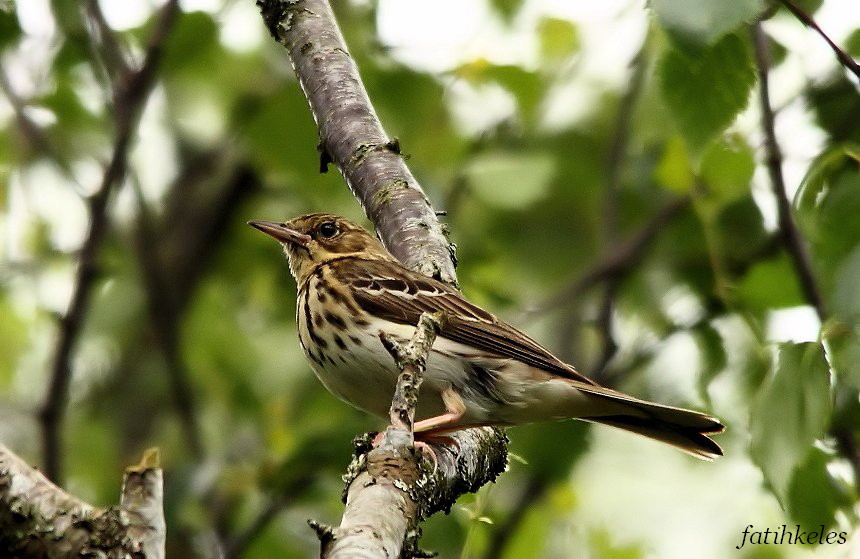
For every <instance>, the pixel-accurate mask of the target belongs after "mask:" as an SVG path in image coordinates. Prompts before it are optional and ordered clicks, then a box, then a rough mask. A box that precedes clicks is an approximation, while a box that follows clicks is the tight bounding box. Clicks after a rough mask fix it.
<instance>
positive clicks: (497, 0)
mask: <svg viewBox="0 0 860 559" xmlns="http://www.w3.org/2000/svg"><path fill="white" fill-rule="evenodd" d="M490 5H491V6H493V8H494V9H495V10H496V12H498V13H499V15H500V16H502V19H503V20H505V21H507V22H510V21H511V20H512V19H514V16H515V15H517V14H518V13H519V11H520V8H521V7H522V5H523V0H490Z"/></svg>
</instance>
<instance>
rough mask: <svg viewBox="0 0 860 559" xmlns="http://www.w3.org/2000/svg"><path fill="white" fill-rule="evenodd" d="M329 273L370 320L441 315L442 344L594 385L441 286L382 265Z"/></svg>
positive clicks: (340, 267) (346, 262)
mask: <svg viewBox="0 0 860 559" xmlns="http://www.w3.org/2000/svg"><path fill="white" fill-rule="evenodd" d="M332 271H333V273H335V275H336V276H337V277H338V279H340V280H341V281H343V282H344V283H346V284H348V285H349V286H350V288H351V289H350V292H351V293H352V294H353V297H354V298H355V302H356V303H357V304H358V305H359V306H360V307H361V308H362V309H363V310H365V311H366V312H368V313H370V314H372V315H374V316H377V317H379V318H382V319H384V320H390V321H392V322H397V323H400V324H409V325H415V324H417V323H418V319H419V318H420V316H421V314H422V313H424V312H437V311H444V312H446V313H447V316H446V322H445V325H444V326H443V328H442V331H441V333H440V335H441V336H443V337H445V338H448V339H450V340H453V341H456V342H459V343H461V344H464V345H468V346H471V347H474V348H475V349H476V350H479V351H485V352H488V353H491V354H494V355H497V356H499V357H503V358H510V359H516V360H518V361H521V362H523V363H526V364H527V365H531V366H533V367H536V368H538V369H541V370H544V371H547V372H550V373H554V374H557V375H559V376H562V377H564V378H567V379H570V380H575V381H579V382H582V383H584V384H587V385H596V384H597V383H595V382H594V381H593V380H591V379H590V378H588V377H585V376H583V375H581V374H580V373H578V372H577V371H576V370H575V369H574V368H573V367H571V366H570V365H568V364H567V363H565V362H563V361H561V360H560V359H558V358H557V357H556V356H554V355H553V354H552V353H550V352H549V351H548V350H547V349H545V348H544V347H542V346H541V345H540V344H538V343H537V342H536V341H534V340H532V339H531V338H529V337H528V336H526V335H525V334H523V333H522V332H520V331H519V330H517V329H516V328H514V327H513V326H511V325H509V324H507V323H505V322H503V321H501V320H499V319H497V318H496V317H495V316H493V315H492V314H490V313H488V312H487V311H485V310H484V309H482V308H480V307H478V306H476V305H474V304H472V303H470V302H469V301H467V300H466V299H464V298H463V297H462V296H461V295H460V294H459V293H458V292H457V291H455V290H454V289H452V288H450V287H448V286H447V285H445V284H444V283H442V282H440V281H437V280H434V279H432V278H428V277H426V276H423V275H421V274H418V273H416V272H412V271H410V270H408V269H406V268H403V267H402V266H400V265H399V264H397V263H394V262H385V261H381V260H361V261H359V260H358V259H352V258H350V259H343V260H340V261H338V262H337V265H336V266H335V267H333V270H332Z"/></svg>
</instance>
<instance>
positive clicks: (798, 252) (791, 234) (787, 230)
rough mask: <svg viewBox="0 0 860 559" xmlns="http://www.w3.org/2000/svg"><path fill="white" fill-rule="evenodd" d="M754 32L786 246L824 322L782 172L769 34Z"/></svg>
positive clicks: (769, 160)
mask: <svg viewBox="0 0 860 559" xmlns="http://www.w3.org/2000/svg"><path fill="white" fill-rule="evenodd" d="M752 35H753V43H754V45H755V59H756V69H757V72H758V80H759V103H760V104H761V126H762V131H763V133H764V138H765V164H766V166H767V170H768V174H769V175H770V182H771V187H772V188H773V193H774V196H775V197H776V205H777V215H778V218H779V230H780V237H781V239H782V242H783V245H784V246H785V249H786V250H787V251H788V254H789V255H790V256H791V262H792V265H793V266H794V270H795V273H797V276H798V278H799V279H800V285H801V288H802V289H803V294H804V296H805V297H806V300H807V301H808V302H809V304H810V305H812V306H813V307H814V308H815V311H816V313H818V318H819V319H820V320H821V321H822V322H824V320H825V319H826V316H827V313H826V310H825V307H824V298H823V297H822V296H821V291H820V290H819V289H818V285H817V283H816V280H815V273H814V272H813V269H812V261H811V259H810V257H809V252H808V250H807V247H806V244H805V242H804V239H803V237H802V236H801V234H800V230H799V229H798V228H797V224H796V223H795V221H794V218H793V217H792V215H791V202H790V201H789V199H788V194H787V192H786V188H785V179H784V178H783V175H782V153H781V151H780V149H779V143H778V142H777V140H776V132H775V126H774V113H773V108H772V107H771V104H770V90H769V86H768V67H769V66H770V60H769V54H768V51H767V36H766V35H765V33H764V30H763V29H762V27H761V23H756V24H754V25H753V27H752Z"/></svg>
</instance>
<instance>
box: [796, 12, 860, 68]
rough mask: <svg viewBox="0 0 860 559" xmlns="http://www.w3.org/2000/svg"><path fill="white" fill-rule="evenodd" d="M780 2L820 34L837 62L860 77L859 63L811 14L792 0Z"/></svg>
mask: <svg viewBox="0 0 860 559" xmlns="http://www.w3.org/2000/svg"><path fill="white" fill-rule="evenodd" d="M780 2H782V5H783V6H785V7H786V9H788V11H789V12H791V13H792V14H794V17H796V18H797V19H799V20H800V22H801V23H803V25H805V26H807V27H810V28H812V29H813V30H815V32H816V33H818V34H819V35H821V38H822V39H824V41H825V42H826V43H827V44H828V45H829V46H830V48H831V49H832V50H833V53H834V54H835V55H836V58H837V60H839V63H840V64H842V65H843V66H844V67H845V68H847V69H848V70H850V71H851V72H852V73H853V74H854V75H855V76H857V78H858V79H860V65H858V64H857V62H856V61H855V60H854V59H853V58H851V56H850V55H849V54H848V53H847V52H845V51H844V50H842V49H841V48H839V45H837V44H836V43H834V42H833V40H832V39H831V38H830V37H829V36H828V35H827V33H825V32H824V30H823V29H821V27H819V26H818V24H817V23H815V20H814V19H812V16H810V15H809V14H807V13H806V12H804V11H803V8H801V7H800V6H798V5H797V4H795V3H794V1H793V0H780Z"/></svg>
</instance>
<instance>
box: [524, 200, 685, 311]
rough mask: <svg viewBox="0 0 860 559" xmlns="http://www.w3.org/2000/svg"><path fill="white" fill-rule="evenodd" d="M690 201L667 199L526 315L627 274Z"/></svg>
mask: <svg viewBox="0 0 860 559" xmlns="http://www.w3.org/2000/svg"><path fill="white" fill-rule="evenodd" d="M690 202H691V199H690V198H689V197H688V196H687V197H683V198H675V199H673V200H671V201H669V202H667V203H666V204H665V205H664V206H663V207H662V208H660V209H659V210H658V211H657V213H656V214H654V216H653V217H651V219H650V220H649V221H648V222H647V223H645V225H643V226H642V228H641V229H639V230H638V231H636V232H635V233H633V234H632V235H630V236H629V237H628V238H627V239H625V240H624V241H622V242H621V243H620V244H618V246H616V247H614V248H613V249H612V250H610V251H609V252H607V253H606V254H604V255H603V257H601V259H600V260H598V262H597V264H596V265H594V266H593V267H592V268H590V269H589V270H587V271H586V272H585V273H584V274H582V275H581V276H579V277H578V278H577V279H576V280H575V281H573V282H572V283H570V284H569V285H568V286H567V287H565V288H563V289H562V290H561V291H559V292H558V293H556V294H554V295H551V296H550V297H547V298H546V299H544V300H543V301H540V302H538V303H537V304H536V305H534V306H533V307H532V308H530V309H528V310H527V311H526V316H536V315H537V314H538V313H541V312H544V311H546V310H549V309H552V308H556V307H558V306H559V305H563V304H565V303H568V302H569V301H571V300H572V299H576V298H577V297H579V296H580V295H582V294H583V293H585V292H586V291H587V290H589V289H590V288H592V287H594V286H595V285H597V284H598V283H600V282H601V281H604V280H609V279H612V278H616V277H621V278H623V277H625V276H626V275H627V274H628V273H629V272H630V271H631V270H632V269H633V268H634V267H635V266H636V265H637V264H638V263H639V262H640V261H641V260H642V259H643V258H644V257H645V254H646V250H647V248H648V246H649V245H650V244H651V242H652V241H654V239H655V238H656V237H657V235H658V234H659V233H660V231H662V230H663V228H664V227H665V226H666V225H667V224H668V223H670V222H672V220H674V219H675V218H676V217H678V216H679V215H681V213H683V211H684V210H686V209H687V208H688V207H689V206H690Z"/></svg>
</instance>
